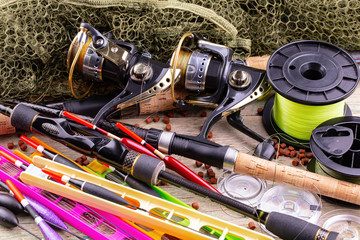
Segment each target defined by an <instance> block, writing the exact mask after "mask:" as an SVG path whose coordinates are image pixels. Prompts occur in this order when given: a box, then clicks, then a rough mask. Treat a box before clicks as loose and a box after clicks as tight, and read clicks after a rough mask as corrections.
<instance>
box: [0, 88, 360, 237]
mask: <svg viewBox="0 0 360 240" xmlns="http://www.w3.org/2000/svg"><path fill="white" fill-rule="evenodd" d="M359 100H360V90H359V88H358V89H357V90H356V91H355V93H354V94H352V96H351V97H349V98H348V99H347V101H346V102H347V103H348V105H349V106H350V107H351V110H352V112H353V115H355V116H360V101H359ZM264 102H265V100H262V101H256V102H253V103H251V104H249V105H248V106H246V108H245V109H244V110H242V115H243V116H244V123H245V125H247V126H248V127H249V128H251V129H253V130H255V131H256V132H258V133H259V134H261V135H263V136H268V135H267V133H266V131H265V129H264V127H263V124H262V117H261V116H259V115H258V114H257V108H258V107H262V106H263V105H264ZM156 114H157V115H159V116H160V117H161V118H163V117H164V116H165V113H156ZM156 114H153V115H156ZM146 117H147V116H139V117H134V118H131V119H126V120H124V122H126V123H131V124H135V123H138V124H140V126H141V127H144V128H150V127H154V128H158V129H165V124H164V123H163V122H162V121H160V122H157V123H154V122H153V123H150V124H146V123H145V122H144V119H145V118H146ZM204 120H205V118H204V117H200V113H199V112H191V113H190V115H189V116H187V117H183V116H181V115H180V114H178V113H176V114H175V117H174V118H171V122H170V123H171V126H172V129H171V130H172V131H175V132H177V133H182V134H188V135H197V134H198V133H199V131H200V127H201V125H202V124H203V122H204ZM212 133H213V138H212V140H214V141H215V142H217V143H219V144H222V145H230V146H232V147H234V148H235V149H237V150H239V151H242V152H252V151H253V149H254V148H255V147H256V145H257V142H256V141H255V140H253V139H251V138H249V137H247V136H246V135H244V134H242V133H241V132H239V131H237V130H234V129H233V128H232V127H231V126H230V125H229V124H227V122H226V121H225V120H221V121H219V122H218V123H217V124H216V125H215V126H214V127H213V128H212ZM37 137H39V138H40V139H42V140H45V141H46V142H47V143H49V144H50V145H51V146H54V147H55V148H57V149H58V150H60V151H62V152H63V153H64V154H66V155H68V156H70V157H72V158H73V159H76V158H77V157H79V156H81V154H79V153H76V152H74V151H72V150H70V149H68V148H67V147H65V146H63V145H61V144H59V143H56V142H54V141H52V140H50V139H48V138H45V137H42V136H38V135H37ZM18 140H19V137H18V134H12V135H5V136H1V137H0V144H1V145H3V146H6V144H7V143H8V142H14V143H15V144H16V147H17V148H19V147H18V146H17V142H18ZM32 152H33V149H31V148H30V147H28V149H27V150H26V151H25V153H26V154H28V155H30V154H31V153H32ZM175 157H176V158H177V159H178V160H180V161H181V162H182V163H184V164H185V165H187V166H188V167H190V168H191V169H193V170H194V171H195V172H199V171H203V172H206V171H205V169H204V167H203V166H202V167H200V168H198V167H196V166H195V162H194V161H193V160H191V159H188V158H185V157H181V156H175ZM274 161H275V160H274ZM276 161H278V162H280V163H282V164H286V165H289V166H291V161H292V159H291V158H287V157H280V158H279V159H277V160H276ZM297 167H298V168H304V169H305V167H304V166H297ZM214 171H215V173H216V176H217V177H219V176H220V175H221V174H222V173H223V171H222V170H220V169H215V168H214ZM205 179H208V177H207V176H206V177H205ZM267 184H268V187H271V186H273V185H274V184H275V183H274V182H271V181H268V182H267ZM215 186H216V185H215ZM162 188H163V189H165V190H166V191H167V192H169V193H171V194H173V195H174V196H176V197H178V198H179V199H180V200H182V201H184V202H185V203H188V204H190V205H191V204H192V203H193V202H198V203H199V205H200V209H199V211H201V212H203V213H206V214H209V215H211V216H216V217H218V218H220V219H223V220H225V221H229V222H231V223H234V224H238V225H240V226H244V227H247V225H248V222H249V221H253V220H251V219H249V218H247V217H245V216H243V215H241V214H239V213H236V212H234V211H232V210H229V209H227V208H225V207H223V206H221V205H219V204H217V203H214V202H211V201H209V200H208V199H206V198H202V197H200V196H197V195H195V194H193V193H191V192H188V191H185V190H183V189H180V188H177V187H173V186H170V185H166V186H162ZM321 201H322V214H324V213H326V212H329V211H331V210H334V209H340V208H348V209H349V208H350V209H354V211H359V215H360V210H359V208H358V207H355V206H351V207H350V206H346V205H341V204H340V203H338V202H335V201H332V200H328V199H327V200H325V199H322V200H321ZM18 218H19V221H20V224H21V225H22V226H24V227H25V228H27V229H29V230H31V231H32V232H34V233H36V234H38V235H39V236H41V233H40V231H39V229H38V228H37V227H36V225H35V224H34V223H33V220H32V219H31V218H30V217H28V216H26V215H25V214H20V215H18ZM256 226H257V227H256V229H255V231H259V232H263V233H264V230H262V229H261V227H260V226H259V224H258V223H256ZM71 229H72V230H73V231H74V232H76V233H77V234H79V235H80V236H84V234H82V233H80V232H79V231H77V230H76V229H73V228H71ZM58 232H59V233H60V235H61V236H62V237H63V238H64V239H76V238H75V237H73V236H71V235H70V234H68V233H65V232H63V231H58ZM2 239H34V237H32V236H30V235H28V234H27V233H26V232H24V231H22V230H20V229H19V228H15V229H7V228H4V227H2V226H0V240H2Z"/></svg>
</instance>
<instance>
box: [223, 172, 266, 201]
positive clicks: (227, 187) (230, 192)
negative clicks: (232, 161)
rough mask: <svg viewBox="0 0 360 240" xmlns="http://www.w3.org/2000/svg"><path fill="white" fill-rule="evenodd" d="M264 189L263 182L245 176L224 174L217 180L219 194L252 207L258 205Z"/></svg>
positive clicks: (264, 183) (264, 184)
mask: <svg viewBox="0 0 360 240" xmlns="http://www.w3.org/2000/svg"><path fill="white" fill-rule="evenodd" d="M266 189H267V185H266V182H265V181H263V180H261V179H259V178H254V177H250V176H246V175H241V174H236V173H231V172H224V173H223V174H222V175H221V176H220V177H219V179H218V190H219V192H221V193H222V194H223V195H225V196H228V197H230V198H233V199H235V200H237V201H239V202H242V203H245V204H247V205H250V206H252V207H255V206H257V205H258V204H259V202H260V199H261V198H262V196H263V195H264V193H265V192H266Z"/></svg>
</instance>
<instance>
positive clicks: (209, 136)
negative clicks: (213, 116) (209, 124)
mask: <svg viewBox="0 0 360 240" xmlns="http://www.w3.org/2000/svg"><path fill="white" fill-rule="evenodd" d="M212 137H213V133H212V131H209V134H208V139H210V138H212Z"/></svg>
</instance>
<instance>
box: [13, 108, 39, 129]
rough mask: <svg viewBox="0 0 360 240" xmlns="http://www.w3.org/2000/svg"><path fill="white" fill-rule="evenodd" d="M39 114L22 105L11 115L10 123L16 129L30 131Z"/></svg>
mask: <svg viewBox="0 0 360 240" xmlns="http://www.w3.org/2000/svg"><path fill="white" fill-rule="evenodd" d="M37 114H39V112H37V111H35V110H33V109H32V108H30V107H28V106H26V105H24V104H21V103H20V104H18V105H16V106H15V108H14V109H13V112H12V114H11V115H10V123H11V125H12V126H14V127H15V128H18V129H21V130H25V131H30V129H31V125H32V122H33V119H34V118H35V116H36V115H37Z"/></svg>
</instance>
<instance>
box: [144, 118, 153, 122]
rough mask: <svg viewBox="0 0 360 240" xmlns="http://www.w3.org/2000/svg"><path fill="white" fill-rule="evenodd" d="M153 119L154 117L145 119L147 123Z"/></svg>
mask: <svg viewBox="0 0 360 240" xmlns="http://www.w3.org/2000/svg"><path fill="white" fill-rule="evenodd" d="M152 121H153V118H152V117H147V118H146V119H145V122H146V123H151V122H152Z"/></svg>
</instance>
